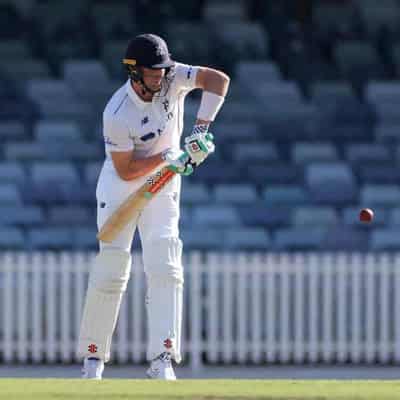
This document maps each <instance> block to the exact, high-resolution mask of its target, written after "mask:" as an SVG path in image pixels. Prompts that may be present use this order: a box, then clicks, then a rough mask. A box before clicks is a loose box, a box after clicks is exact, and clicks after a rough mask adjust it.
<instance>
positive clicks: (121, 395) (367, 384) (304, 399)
mask: <svg viewBox="0 0 400 400" xmlns="http://www.w3.org/2000/svg"><path fill="white" fill-rule="evenodd" d="M0 399H4V400H6V399H7V400H14V399H18V400H28V399H29V400H49V399H57V400H62V399H80V400H85V399H89V400H94V399H110V400H111V399H130V400H152V399H158V400H161V399H165V400H173V399H180V400H182V399H195V400H220V399H231V400H232V399H237V400H239V399H264V400H311V399H312V400H333V399H340V400H344V399H346V400H351V399H354V400H355V399H357V400H367V399H368V400H387V399H400V381H322V380H320V381H319V380H315V381H311V380H309V381H298V380H296V381H294V380H273V381H268V380H222V379H221V380H181V381H176V382H158V381H157V382H155V381H149V380H127V379H112V380H107V379H105V380H103V381H83V380H78V379H69V380H67V379H0Z"/></svg>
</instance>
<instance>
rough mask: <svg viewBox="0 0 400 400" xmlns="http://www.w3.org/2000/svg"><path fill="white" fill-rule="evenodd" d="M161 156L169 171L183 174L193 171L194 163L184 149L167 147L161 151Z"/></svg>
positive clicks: (189, 173)
mask: <svg viewBox="0 0 400 400" xmlns="http://www.w3.org/2000/svg"><path fill="white" fill-rule="evenodd" d="M161 157H162V159H163V160H164V161H165V162H166V163H168V168H169V169H170V170H171V171H173V172H175V173H177V174H181V175H185V176H187V175H191V174H192V173H193V170H194V165H193V164H192V162H191V160H190V157H189V155H188V153H187V152H186V151H182V150H180V149H172V148H169V149H167V150H165V151H163V152H162V154H161Z"/></svg>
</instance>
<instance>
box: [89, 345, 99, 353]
mask: <svg viewBox="0 0 400 400" xmlns="http://www.w3.org/2000/svg"><path fill="white" fill-rule="evenodd" d="M88 350H89V353H97V346H96V345H95V344H93V343H92V344H89V346H88Z"/></svg>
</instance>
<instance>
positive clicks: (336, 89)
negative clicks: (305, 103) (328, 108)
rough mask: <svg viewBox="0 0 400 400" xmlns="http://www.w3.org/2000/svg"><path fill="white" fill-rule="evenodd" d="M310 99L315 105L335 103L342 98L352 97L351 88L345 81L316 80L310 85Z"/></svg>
mask: <svg viewBox="0 0 400 400" xmlns="http://www.w3.org/2000/svg"><path fill="white" fill-rule="evenodd" d="M311 91H312V101H313V103H314V104H316V105H322V104H330V105H331V104H335V103H336V102H338V101H340V100H341V99H343V98H346V97H347V98H354V93H353V91H352V88H351V87H350V85H349V84H348V83H345V82H337V83H336V82H335V83H332V82H317V83H315V84H314V85H313V86H312V89H311Z"/></svg>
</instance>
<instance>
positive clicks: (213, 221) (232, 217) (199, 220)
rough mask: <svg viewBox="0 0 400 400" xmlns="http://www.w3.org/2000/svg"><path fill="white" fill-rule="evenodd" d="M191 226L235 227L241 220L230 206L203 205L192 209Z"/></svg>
mask: <svg viewBox="0 0 400 400" xmlns="http://www.w3.org/2000/svg"><path fill="white" fill-rule="evenodd" d="M192 224H193V226H197V227H204V226H210V227H227V226H228V227H236V226H240V225H241V220H240V218H239V214H238V212H237V211H236V209H235V208H234V207H232V206H228V205H225V206H222V205H221V206H217V205H205V206H197V207H195V208H193V221H192Z"/></svg>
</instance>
